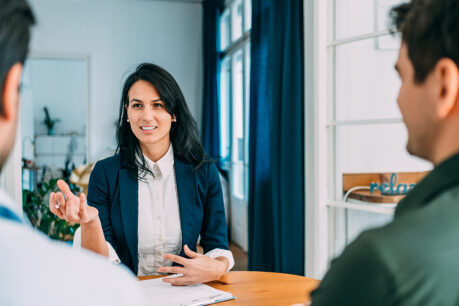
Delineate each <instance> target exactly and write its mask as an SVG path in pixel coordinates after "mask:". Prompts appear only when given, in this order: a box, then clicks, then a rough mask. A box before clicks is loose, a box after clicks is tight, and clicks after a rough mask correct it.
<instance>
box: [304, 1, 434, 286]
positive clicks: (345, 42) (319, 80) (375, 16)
mask: <svg viewBox="0 0 459 306" xmlns="http://www.w3.org/2000/svg"><path fill="white" fill-rule="evenodd" d="M402 2H405V1H400V0H328V1H322V0H315V1H314V4H313V6H314V7H313V8H312V11H313V12H311V14H315V17H313V18H315V22H314V25H313V28H314V29H313V30H312V31H313V33H311V32H309V35H313V36H314V37H315V38H316V39H315V40H314V42H315V44H316V45H315V46H313V47H311V50H309V51H306V61H308V57H307V56H308V54H309V53H308V52H310V54H313V56H312V58H311V59H310V61H315V62H316V63H317V64H316V65H315V71H314V72H313V76H312V77H310V78H309V79H312V80H311V81H310V82H311V83H310V84H306V89H307V90H306V95H308V88H309V89H311V91H313V92H314V94H311V95H310V96H309V97H310V98H309V100H308V98H307V101H312V102H311V104H312V106H308V102H307V105H306V116H307V117H306V121H307V122H308V121H309V122H311V121H312V122H313V123H310V124H309V126H307V127H306V129H307V130H306V135H310V136H307V140H306V144H307V147H309V148H311V147H313V148H314V149H313V150H315V152H314V153H313V154H310V155H312V157H308V156H307V157H306V159H307V162H306V164H307V165H308V164H311V163H313V164H314V165H316V166H314V170H313V172H314V173H313V174H308V173H306V184H307V186H306V189H307V191H306V192H307V195H306V197H307V200H306V203H307V204H308V205H309V203H311V206H313V208H308V205H306V235H307V236H306V273H307V275H308V276H313V277H319V278H320V277H322V275H323V273H324V272H325V270H326V268H327V266H328V263H329V261H330V260H331V259H332V258H334V257H336V256H338V255H339V254H340V253H341V252H342V250H343V248H344V247H345V246H346V245H347V244H348V243H349V242H351V241H352V240H354V239H355V238H356V237H357V236H358V234H359V233H361V232H362V231H363V230H365V229H368V228H371V227H376V226H380V225H382V224H385V223H387V222H390V221H391V220H392V217H393V212H394V205H392V206H390V205H378V204H359V203H349V202H344V201H343V182H342V177H343V174H344V173H372V172H373V173H381V172H412V171H413V172H414V171H426V170H430V169H431V166H430V164H428V163H427V162H424V161H422V160H420V159H417V158H415V157H412V156H410V155H409V154H408V153H407V152H406V149H405V144H406V139H407V133H406V128H405V126H404V124H403V121H402V118H401V114H400V112H399V110H398V108H397V103H396V98H397V94H398V89H399V85H400V81H399V79H398V76H397V74H396V72H395V71H394V68H393V67H394V64H395V61H396V59H397V56H398V48H399V45H400V40H399V38H397V37H393V36H392V35H391V34H390V33H389V32H388V30H387V25H388V22H389V19H388V12H389V10H390V8H391V7H392V6H394V5H397V4H399V3H402ZM363 12H364V13H363ZM305 18H306V17H305ZM307 26H308V25H307V24H306V25H305V27H307ZM305 30H306V31H307V28H305ZM306 35H308V34H306ZM309 64H310V65H311V64H313V63H309ZM307 65H308V62H306V66H307ZM310 67H311V66H310ZM306 73H308V72H306ZM306 79H307V77H306ZM308 116H309V117H308ZM307 124H308V123H307ZM308 129H312V130H313V131H312V132H309V131H308ZM311 151H312V150H311ZM307 153H308V151H307ZM310 171H311V170H310ZM308 178H309V180H308ZM314 180H315V181H314ZM308 184H309V185H308ZM308 192H309V193H314V194H317V196H316V198H314V196H313V195H309V198H308ZM308 201H309V203H308ZM308 223H313V225H311V224H308ZM308 229H309V234H308ZM311 232H312V233H311ZM311 252H316V253H315V254H314V253H311ZM308 254H311V255H310V256H308ZM308 257H309V258H308ZM315 267H318V268H315Z"/></svg>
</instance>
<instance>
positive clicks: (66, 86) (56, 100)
mask: <svg viewBox="0 0 459 306" xmlns="http://www.w3.org/2000/svg"><path fill="white" fill-rule="evenodd" d="M26 67H27V72H29V74H30V86H31V92H32V95H33V130H34V132H35V134H46V133H47V128H46V126H45V124H44V123H43V121H44V119H45V112H44V110H43V108H44V107H45V106H46V107H47V108H48V112H49V115H50V117H51V119H56V118H58V119H59V122H57V123H56V124H55V126H54V130H55V133H56V134H69V133H72V132H75V133H78V134H79V135H85V134H86V115H87V109H86V108H87V96H88V93H87V75H86V74H87V72H86V70H87V63H86V61H85V60H83V59H80V60H76V59H72V60H67V59H66V60H63V59H57V60H56V59H42V58H39V59H35V58H33V59H29V60H28V61H27V62H26ZM25 100H27V99H26V97H23V98H22V101H23V102H24V103H25V102H26V101H25ZM31 104H32V103H31ZM22 114H25V112H23V113H22ZM21 119H23V118H21ZM22 135H23V137H24V135H25V133H24V132H23V133H22Z"/></svg>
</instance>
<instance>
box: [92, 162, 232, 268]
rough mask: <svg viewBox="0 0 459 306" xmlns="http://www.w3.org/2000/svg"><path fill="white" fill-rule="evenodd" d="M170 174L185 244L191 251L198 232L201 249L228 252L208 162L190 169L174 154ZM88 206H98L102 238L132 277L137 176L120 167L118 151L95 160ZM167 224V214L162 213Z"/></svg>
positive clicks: (213, 173)
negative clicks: (172, 172)
mask: <svg viewBox="0 0 459 306" xmlns="http://www.w3.org/2000/svg"><path fill="white" fill-rule="evenodd" d="M174 166H175V177H176V181H177V194H178V203H179V209H180V223H181V227H182V250H181V251H180V256H184V257H187V256H186V255H185V253H184V251H183V246H184V245H185V244H187V245H188V247H189V248H190V249H191V250H194V251H196V243H197V241H198V237H199V235H201V243H200V244H201V246H202V247H203V248H204V252H208V251H210V250H213V249H215V248H220V249H225V250H228V237H227V227H226V219H225V209H224V206H223V197H222V188H221V184H220V177H219V175H218V170H217V167H216V166H215V164H214V163H210V164H204V165H203V166H202V167H201V168H200V169H199V170H197V171H194V170H193V168H194V167H193V165H191V164H188V163H184V162H182V161H180V160H179V159H177V158H176V157H174ZM88 204H89V205H91V206H93V207H95V208H97V209H98V210H99V218H100V221H101V223H102V228H103V230H104V235H105V240H106V241H108V242H110V244H111V245H112V246H113V248H114V249H115V251H116V253H117V254H118V256H119V258H120V260H121V262H122V263H123V264H125V265H126V266H128V267H129V268H130V269H131V270H132V271H133V272H134V274H136V275H137V268H138V260H139V259H138V240H137V230H138V224H137V222H138V180H137V178H136V177H134V176H133V175H131V174H130V173H128V169H127V168H126V167H124V166H123V163H122V161H121V156H120V154H116V155H114V156H112V157H109V158H106V159H104V160H101V161H99V162H97V163H96V165H95V166H94V169H93V171H92V173H91V177H90V179H89V189H88ZM166 222H167V216H166Z"/></svg>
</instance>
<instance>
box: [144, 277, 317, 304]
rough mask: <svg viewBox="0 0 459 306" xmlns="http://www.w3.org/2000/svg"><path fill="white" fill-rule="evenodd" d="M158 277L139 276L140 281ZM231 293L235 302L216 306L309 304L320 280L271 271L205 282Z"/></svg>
mask: <svg viewBox="0 0 459 306" xmlns="http://www.w3.org/2000/svg"><path fill="white" fill-rule="evenodd" d="M157 277H158V276H140V277H139V279H140V280H146V279H152V278H157ZM206 285H209V286H211V287H214V288H215V289H219V290H223V291H226V292H231V293H232V294H233V295H234V296H235V297H236V299H234V300H231V301H226V302H222V303H218V304H217V305H222V306H226V305H276V306H277V305H292V304H295V303H305V302H307V301H310V297H309V293H310V292H311V291H312V290H314V289H315V288H316V287H317V286H318V285H319V281H318V280H316V279H313V278H308V277H303V276H297V275H291V274H283V273H271V272H252V271H234V272H228V273H226V274H225V275H223V277H222V278H221V279H220V281H218V282H209V283H206Z"/></svg>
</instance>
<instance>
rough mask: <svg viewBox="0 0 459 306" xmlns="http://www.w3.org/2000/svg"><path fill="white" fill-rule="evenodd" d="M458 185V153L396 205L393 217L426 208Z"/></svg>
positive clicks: (440, 165)
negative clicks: (436, 198) (446, 191)
mask: <svg viewBox="0 0 459 306" xmlns="http://www.w3.org/2000/svg"><path fill="white" fill-rule="evenodd" d="M458 184H459V153H457V154H455V155H453V156H452V157H450V158H448V159H447V160H445V161H443V162H442V163H440V164H439V165H437V166H436V167H435V168H434V169H433V170H432V172H430V173H429V174H428V175H427V176H426V177H425V178H424V179H423V180H421V181H420V182H419V183H418V184H417V185H416V187H414V188H413V190H412V191H411V192H410V193H409V194H408V195H407V196H406V197H405V198H404V199H403V200H401V201H400V203H399V204H398V205H397V208H396V210H395V217H399V216H400V215H403V214H404V213H406V212H409V211H411V210H416V209H418V208H421V207H423V206H426V205H428V204H429V202H431V201H432V200H433V199H434V198H435V197H437V196H438V195H440V194H441V193H443V192H444V191H445V190H447V189H450V188H452V187H454V186H456V185H458Z"/></svg>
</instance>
